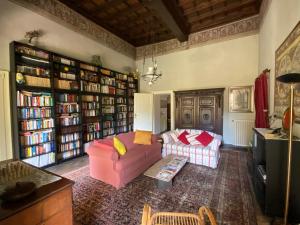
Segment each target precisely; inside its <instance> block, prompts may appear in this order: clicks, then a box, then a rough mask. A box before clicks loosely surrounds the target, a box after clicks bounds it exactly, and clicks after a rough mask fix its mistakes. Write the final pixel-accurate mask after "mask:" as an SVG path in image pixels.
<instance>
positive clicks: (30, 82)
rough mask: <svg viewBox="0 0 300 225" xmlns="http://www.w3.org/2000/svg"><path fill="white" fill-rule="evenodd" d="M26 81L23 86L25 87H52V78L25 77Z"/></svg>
mask: <svg viewBox="0 0 300 225" xmlns="http://www.w3.org/2000/svg"><path fill="white" fill-rule="evenodd" d="M24 81H25V82H24V84H23V85H25V86H33V87H44V88H50V87H51V82H50V78H45V77H35V76H31V75H24Z"/></svg>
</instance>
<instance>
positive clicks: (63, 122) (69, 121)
mask: <svg viewBox="0 0 300 225" xmlns="http://www.w3.org/2000/svg"><path fill="white" fill-rule="evenodd" d="M57 122H58V123H59V124H60V126H73V125H78V124H80V117H79V115H78V114H72V115H61V116H59V117H57Z"/></svg>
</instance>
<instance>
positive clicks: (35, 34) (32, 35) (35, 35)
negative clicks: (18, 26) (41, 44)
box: [25, 30, 43, 45]
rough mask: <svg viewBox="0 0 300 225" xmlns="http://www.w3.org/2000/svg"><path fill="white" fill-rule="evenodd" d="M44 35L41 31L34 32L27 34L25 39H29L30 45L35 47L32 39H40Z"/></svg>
mask: <svg viewBox="0 0 300 225" xmlns="http://www.w3.org/2000/svg"><path fill="white" fill-rule="evenodd" d="M42 35H43V32H42V31H41V30H33V31H28V32H26V33H25V38H27V39H28V44H30V45H33V43H32V39H38V38H39V37H41V36H42Z"/></svg>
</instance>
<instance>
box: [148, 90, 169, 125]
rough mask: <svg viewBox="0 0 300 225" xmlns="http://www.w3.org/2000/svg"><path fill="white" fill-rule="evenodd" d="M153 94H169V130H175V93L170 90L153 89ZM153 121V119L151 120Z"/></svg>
mask: <svg viewBox="0 0 300 225" xmlns="http://www.w3.org/2000/svg"><path fill="white" fill-rule="evenodd" d="M152 94H153V95H170V108H171V130H175V93H174V91H172V90H167V91H153V92H152ZM154 110H155V109H153V112H154ZM153 123H154V121H153Z"/></svg>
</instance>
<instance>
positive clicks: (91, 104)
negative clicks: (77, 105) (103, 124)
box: [82, 102, 100, 110]
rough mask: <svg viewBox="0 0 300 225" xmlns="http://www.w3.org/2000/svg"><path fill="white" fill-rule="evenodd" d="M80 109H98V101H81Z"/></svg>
mask: <svg viewBox="0 0 300 225" xmlns="http://www.w3.org/2000/svg"><path fill="white" fill-rule="evenodd" d="M82 109H83V110H84V109H100V103H99V102H83V103H82Z"/></svg>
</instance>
